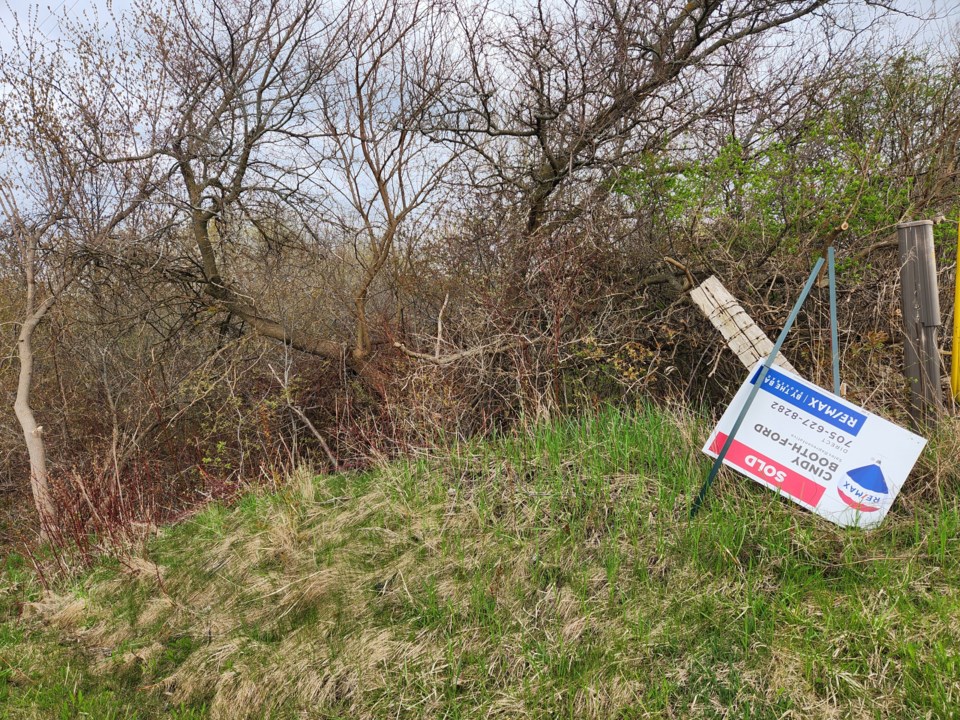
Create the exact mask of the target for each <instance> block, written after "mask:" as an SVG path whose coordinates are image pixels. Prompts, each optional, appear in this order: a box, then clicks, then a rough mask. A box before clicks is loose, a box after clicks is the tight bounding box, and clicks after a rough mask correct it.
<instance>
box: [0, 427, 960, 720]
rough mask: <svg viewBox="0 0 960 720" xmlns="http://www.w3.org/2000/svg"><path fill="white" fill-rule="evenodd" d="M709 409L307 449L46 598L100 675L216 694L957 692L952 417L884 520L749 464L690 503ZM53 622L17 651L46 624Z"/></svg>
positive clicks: (724, 712)
mask: <svg viewBox="0 0 960 720" xmlns="http://www.w3.org/2000/svg"><path fill="white" fill-rule="evenodd" d="M702 432H703V427H702V426H700V425H698V424H697V423H696V422H695V421H692V420H691V419H689V418H688V417H686V416H673V417H668V416H666V415H664V414H662V413H655V412H653V411H644V412H640V413H636V414H633V415H629V416H623V415H618V414H615V413H609V414H606V415H603V416H599V417H596V418H592V419H588V420H584V421H580V422H567V423H556V424H553V425H551V426H549V427H546V428H541V429H540V430H538V431H537V432H536V433H534V434H533V435H531V436H529V437H523V438H508V439H503V440H501V441H499V442H496V443H492V444H485V445H479V444H478V445H473V446H465V447H459V448H456V449H454V450H453V451H452V453H451V454H450V455H449V456H448V457H437V458H435V459H431V460H419V461H410V462H406V463H397V464H393V465H391V466H387V467H383V468H381V469H379V470H376V471H373V472H370V473H366V474H357V475H337V476H330V477H325V478H314V477H313V474H312V473H309V472H308V471H306V470H301V471H299V472H298V473H297V474H296V475H295V476H294V477H293V478H292V480H291V483H290V486H289V489H288V490H287V491H285V492H284V493H281V494H279V495H274V496H256V495H250V496H247V497H245V498H244V499H242V500H241V501H240V502H239V504H238V505H237V506H235V507H234V508H233V509H230V510H227V509H225V508H223V507H219V506H214V507H211V508H209V509H208V510H206V511H205V512H203V513H201V514H199V515H197V516H196V517H194V518H192V519H191V520H190V521H188V522H185V523H183V524H181V525H179V526H176V527H172V528H168V529H166V530H164V531H163V532H162V534H161V536H160V537H159V538H158V539H157V540H156V541H154V542H153V543H151V544H150V545H149V547H148V554H147V556H145V557H142V558H140V559H138V560H136V561H131V562H129V563H126V564H124V565H120V564H116V565H115V566H113V567H104V568H102V569H100V570H98V571H96V572H95V573H94V574H93V575H90V576H88V577H87V578H86V580H85V581H84V582H83V584H82V585H81V586H79V587H75V588H73V589H71V590H69V591H65V592H61V593H59V594H57V595H47V596H45V597H43V598H41V599H39V600H38V601H37V602H35V603H33V604H32V605H31V606H30V610H31V613H32V614H33V617H34V620H31V623H33V627H35V628H36V627H37V620H36V619H37V618H39V619H40V620H42V621H43V622H45V623H48V624H49V627H50V628H51V629H52V630H53V631H54V632H53V634H55V635H56V636H57V637H59V638H61V639H63V638H72V639H73V640H76V641H79V643H80V645H81V646H82V647H83V648H85V649H86V655H87V657H94V658H95V659H96V662H93V663H91V664H90V665H89V670H88V672H89V677H88V679H87V680H86V682H88V683H89V684H90V687H94V688H95V687H99V686H100V685H102V684H103V683H105V682H107V681H108V678H118V677H119V678H120V679H121V680H120V681H121V682H122V683H124V687H126V688H130V689H133V688H138V690H136V692H137V693H140V694H143V695H147V696H149V697H150V698H152V699H153V702H155V703H161V704H162V705H163V706H164V707H166V708H167V712H174V710H172V709H175V708H181V710H178V711H177V712H187V711H189V712H195V713H197V715H196V716H209V717H211V718H231V719H233V718H263V717H276V718H298V717H331V718H333V717H343V718H347V717H349V718H386V717H391V718H393V717H426V718H441V717H469V718H480V717H484V718H488V717H494V718H553V717H576V718H611V717H623V718H634V717H638V718H639V717H664V718H668V717H770V718H774V717H776V718H809V717H825V718H832V717H836V718H860V717H863V718H866V717H870V718H877V717H888V718H894V717H897V718H899V717H920V716H924V715H928V716H929V717H951V716H952V714H953V713H955V712H956V709H957V703H958V700H960V681H958V678H960V661H958V659H957V655H956V652H955V648H956V647H958V646H960V623H958V622H957V617H960V591H958V590H957V589H956V588H957V587H960V563H958V559H960V549H958V547H957V543H956V536H957V533H958V529H960V514H958V507H957V503H956V500H955V499H954V493H953V490H955V489H956V488H958V487H960V483H958V476H957V463H956V461H955V458H956V457H957V456H956V455H954V456H953V458H954V459H951V458H950V457H949V456H948V455H945V454H944V453H949V452H952V451H953V450H952V448H954V447H955V445H953V444H951V443H954V442H955V438H952V437H951V436H950V434H949V433H944V434H943V437H940V438H938V439H937V440H936V442H935V443H934V447H933V449H932V450H931V451H930V453H929V454H928V455H926V456H925V458H924V460H923V463H924V464H923V467H922V469H921V473H922V474H921V475H920V476H919V477H920V480H919V482H914V484H913V487H912V488H911V491H910V494H908V495H907V496H906V498H905V500H904V502H902V503H899V504H898V506H897V508H896V509H895V512H894V513H893V514H891V516H890V517H889V518H888V519H887V521H886V522H885V524H884V526H883V527H882V528H881V529H880V530H878V531H876V532H874V533H871V534H867V533H862V532H843V531H840V530H838V529H836V528H833V527H832V526H829V525H827V524H825V523H823V522H821V521H819V520H818V519H816V518H815V517H813V516H811V515H809V514H806V513H804V512H803V511H801V510H798V509H795V508H794V507H793V506H791V505H788V504H787V503H785V502H783V501H781V500H778V499H777V498H775V497H774V496H773V495H771V494H769V493H764V492H763V491H761V490H759V489H758V488H755V487H753V486H752V485H751V484H749V483H746V482H742V481H740V480H738V479H737V478H736V477H735V476H732V475H729V476H726V477H724V478H722V480H721V481H720V483H719V484H718V487H717V491H716V494H715V495H713V496H712V498H711V502H710V503H709V504H708V506H707V508H706V510H705V512H704V513H703V514H702V516H701V517H700V518H698V520H697V521H696V522H695V523H689V522H688V521H687V520H686V508H687V503H688V501H689V498H690V495H691V493H692V492H694V491H695V489H696V487H697V484H698V483H699V481H700V480H701V478H702V474H703V472H704V470H705V461H704V460H703V459H702V458H701V457H700V456H699V453H698V452H697V450H696V448H697V447H698V446H699V444H700V438H701V437H702ZM931 487H936V488H938V491H937V492H935V493H934V492H932V491H931ZM0 627H2V626H0ZM32 637H35V638H36V639H34V640H31V641H30V642H24V643H21V646H22V649H23V654H22V657H23V658H28V659H27V660H23V661H22V667H30V666H31V663H38V662H40V661H39V660H38V657H39V654H38V653H36V652H35V651H36V650H37V649H38V648H41V647H43V643H44V642H49V640H44V639H43V638H44V637H49V636H44V635H43V632H42V631H40V630H36V631H35V635H34V636H32ZM28 648H33V650H28ZM0 652H3V650H2V647H0ZM31 653H33V654H31ZM17 667H18V668H20V667H21V665H18V666H17ZM184 708H186V710H184ZM150 712H152V711H147V710H142V711H141V714H140V715H138V716H139V717H146V716H153V715H151V714H149V713H150ZM143 713H147V714H143ZM119 716H120V715H118V717H119ZM0 717H2V713H0ZM181 717H186V715H181ZM191 717H193V716H191Z"/></svg>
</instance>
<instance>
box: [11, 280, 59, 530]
mask: <svg viewBox="0 0 960 720" xmlns="http://www.w3.org/2000/svg"><path fill="white" fill-rule="evenodd" d="M31 280H32V278H31ZM31 284H32V283H31ZM53 302H54V298H52V297H51V298H48V299H47V300H46V301H45V302H44V303H43V304H41V306H40V307H39V308H36V310H34V308H33V307H32V305H33V288H30V289H29V290H28V308H27V317H26V320H24V323H23V326H22V327H21V328H20V335H19V337H18V338H17V353H18V355H19V358H20V377H19V380H18V383H17V397H16V400H15V401H14V404H13V409H14V412H15V413H16V415H17V420H19V421H20V427H21V428H22V429H23V440H24V443H25V444H26V446H27V453H28V454H29V456H30V489H31V490H32V491H33V502H34V504H35V505H36V507H37V513H38V514H39V515H40V530H41V533H42V534H44V535H46V534H48V533H47V531H48V529H49V528H50V527H51V526H52V525H53V524H54V523H56V520H57V508H56V505H55V504H54V502H53V496H52V495H51V494H50V481H49V477H48V474H47V450H46V445H45V444H44V442H43V428H42V427H41V426H40V425H38V424H37V419H36V416H34V414H33V409H32V408H31V407H30V389H31V386H32V383H33V331H34V330H36V328H37V325H39V324H40V321H41V320H42V319H43V316H44V315H46V313H47V311H48V310H49V309H50V308H51V307H52V306H53Z"/></svg>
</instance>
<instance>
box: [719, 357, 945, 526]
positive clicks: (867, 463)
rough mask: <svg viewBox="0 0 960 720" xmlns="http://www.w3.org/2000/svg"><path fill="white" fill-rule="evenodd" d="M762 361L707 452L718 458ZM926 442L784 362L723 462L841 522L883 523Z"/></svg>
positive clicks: (768, 380)
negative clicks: (799, 372) (795, 373)
mask: <svg viewBox="0 0 960 720" xmlns="http://www.w3.org/2000/svg"><path fill="white" fill-rule="evenodd" d="M761 368H762V363H759V364H758V365H757V366H756V367H755V368H754V369H753V371H751V373H750V375H749V377H748V378H747V380H746V382H744V384H743V386H742V387H741V388H740V390H739V391H738V392H737V394H736V396H735V397H734V399H733V402H732V403H731V404H730V407H728V408H727V411H726V412H725V413H724V414H723V417H721V418H720V422H719V424H718V425H717V428H716V429H715V430H714V431H713V433H712V434H711V436H710V439H709V440H708V441H707V444H706V445H705V446H704V448H703V451H704V452H705V453H707V454H708V455H710V456H711V457H714V458H716V457H717V455H718V454H719V453H720V450H721V449H722V448H723V445H724V443H726V441H727V437H728V434H729V432H730V430H731V428H732V427H733V424H734V423H735V422H736V419H737V417H738V416H739V414H740V411H741V409H742V408H743V406H744V404H745V403H746V400H747V396H748V395H749V394H750V391H751V389H752V387H753V385H754V384H755V383H756V381H757V378H758V377H759V375H760V369H761ZM926 442H927V441H926V440H925V439H923V438H922V437H920V436H919V435H915V434H914V433H912V432H910V431H908V430H905V429H903V428H901V427H899V426H897V425H894V424H893V423H891V422H889V421H887V420H884V419H883V418H881V417H878V416H877V415H874V414H873V413H871V412H868V411H867V410H864V409H863V408H861V407H857V406H856V405H853V404H851V403H849V402H847V401H846V400H844V399H843V398H839V397H837V396H836V395H833V394H832V393H830V392H827V391H826V390H824V389H822V388H820V387H818V386H816V385H814V384H813V383H810V382H807V381H806V380H804V379H802V378H800V377H798V376H797V375H794V374H793V373H791V372H788V371H786V370H783V369H782V368H770V370H769V371H768V372H767V375H766V377H765V378H764V380H763V384H762V385H761V386H760V391H759V392H758V393H757V396H756V398H755V399H754V401H753V404H752V405H751V406H750V409H749V410H748V411H747V415H746V417H745V418H744V421H743V424H742V425H741V426H740V429H739V430H738V431H737V434H736V437H735V438H734V441H733V444H732V445H731V446H730V450H729V451H728V452H727V455H726V457H725V458H724V464H725V465H728V466H729V467H732V468H734V469H735V470H737V471H738V472H740V473H743V474H744V475H746V476H747V477H749V478H753V479H754V480H756V481H757V482H758V483H760V484H761V485H766V486H767V487H768V488H771V489H772V490H776V491H778V492H779V493H781V494H783V495H784V496H786V497H788V498H790V499H791V500H793V501H794V502H796V503H799V504H800V505H803V506H804V507H805V508H807V509H808V510H812V511H813V512H815V513H817V514H818V515H822V516H823V517H825V518H826V519H827V520H830V521H832V522H835V523H836V524H838V525H844V526H847V525H855V526H859V527H863V528H868V527H873V526H875V525H878V524H879V523H880V522H881V521H882V520H883V518H884V517H885V516H886V514H887V511H888V510H889V509H890V506H891V505H892V504H893V501H894V499H895V498H896V497H897V493H899V492H900V488H901V487H902V486H903V483H904V481H906V479H907V475H909V473H910V470H911V469H912V468H913V466H914V464H915V463H916V461H917V458H918V457H919V456H920V452H921V450H923V446H924V445H926Z"/></svg>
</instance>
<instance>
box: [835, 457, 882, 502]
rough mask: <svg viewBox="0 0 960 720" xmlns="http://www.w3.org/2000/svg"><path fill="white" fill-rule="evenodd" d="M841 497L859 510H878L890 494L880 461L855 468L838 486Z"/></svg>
mask: <svg viewBox="0 0 960 720" xmlns="http://www.w3.org/2000/svg"><path fill="white" fill-rule="evenodd" d="M837 492H838V493H839V494H840V499H841V500H843V501H844V502H845V503H846V504H847V505H849V506H850V507H852V508H853V509H854V510H858V511H859V512H865V513H867V512H877V510H879V509H880V505H882V504H883V502H884V500H886V498H887V497H888V496H889V493H890V490H889V488H888V487H887V481H886V479H884V477H883V471H882V470H881V469H880V463H879V462H876V463H873V464H871V465H864V466H863V467H858V468H854V469H853V470H849V471H848V472H847V477H846V478H845V479H843V480H841V481H840V484H839V485H838V486H837Z"/></svg>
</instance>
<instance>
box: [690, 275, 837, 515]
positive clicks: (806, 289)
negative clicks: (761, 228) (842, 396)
mask: <svg viewBox="0 0 960 720" xmlns="http://www.w3.org/2000/svg"><path fill="white" fill-rule="evenodd" d="M822 267H823V258H822V257H821V258H818V259H817V264H816V265H814V267H813V272H811V273H810V277H809V278H807V283H806V284H805V285H804V286H803V291H802V292H801V293H800V297H798V298H797V302H796V304H795V305H794V306H793V310H791V311H790V315H789V317H787V323H786V325H784V326H783V330H781V331H780V336H779V337H778V338H777V342H775V343H774V345H773V350H771V351H770V355H769V356H767V360H766V362H764V363H763V367H762V368H761V369H760V374H759V376H757V381H756V382H755V383H754V384H753V389H752V390H751V391H750V394H749V395H748V396H747V401H746V402H745V403H744V404H743V409H742V410H740V414H739V415H738V416H737V421H736V422H735V423H734V424H733V427H732V428H730V434H729V435H728V436H727V441H726V442H725V443H724V444H723V447H722V448H721V449H720V453H719V454H718V455H717V459H716V460H714V462H713V467H712V468H710V474H709V475H707V480H706V482H704V483H703V487H701V488H700V492H699V493H697V497H696V499H695V500H694V501H693V507H691V508H690V518H691V519H693V518H695V517H696V516H697V513H698V512H700V508H701V507H702V506H703V501H704V499H705V498H706V497H707V492H708V491H709V490H710V486H711V485H713V481H714V480H716V479H717V474H718V473H719V472H720V468H721V467H723V459H724V458H725V457H726V456H727V453H728V452H729V451H730V448H731V446H732V445H733V439H734V438H735V437H736V435H737V432H738V431H739V430H740V426H741V425H743V420H744V418H746V416H747V411H749V410H750V406H751V405H752V404H753V400H754V398H756V397H757V393H758V392H759V391H760V386H761V385H763V381H764V380H765V379H766V377H767V373H768V372H769V371H770V368H771V367H772V366H773V361H774V360H776V358H777V354H778V353H779V352H780V348H781V347H782V346H783V341H784V340H786V339H787V333H789V332H790V328H791V327H793V323H794V321H795V320H796V319H797V315H799V314H800V308H801V307H803V303H804V301H805V300H806V299H807V295H809V294H810V289H811V288H812V287H813V283H814V282H815V281H816V279H817V275H818V274H819V273H820V268H822Z"/></svg>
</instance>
